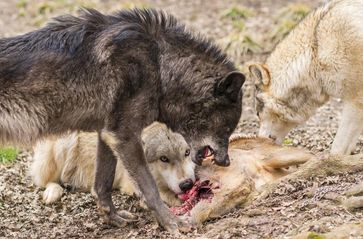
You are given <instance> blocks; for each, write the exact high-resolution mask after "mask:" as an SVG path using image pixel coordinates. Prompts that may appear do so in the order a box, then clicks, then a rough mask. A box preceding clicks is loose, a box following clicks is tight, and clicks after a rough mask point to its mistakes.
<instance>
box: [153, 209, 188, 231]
mask: <svg viewBox="0 0 363 239" xmlns="http://www.w3.org/2000/svg"><path fill="white" fill-rule="evenodd" d="M157 219H158V222H159V224H160V226H162V227H163V228H164V229H165V230H167V231H168V232H170V233H171V234H174V235H179V232H190V231H191V230H192V229H193V227H192V226H191V224H190V223H189V222H188V221H186V220H182V219H181V218H178V217H176V216H174V215H173V214H171V212H170V211H169V210H166V211H165V212H163V213H162V214H161V215H160V217H159V218H157Z"/></svg>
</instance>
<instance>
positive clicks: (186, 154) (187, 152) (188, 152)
mask: <svg viewBox="0 0 363 239" xmlns="http://www.w3.org/2000/svg"><path fill="white" fill-rule="evenodd" d="M189 155H190V149H187V150H185V157H188V156H189Z"/></svg>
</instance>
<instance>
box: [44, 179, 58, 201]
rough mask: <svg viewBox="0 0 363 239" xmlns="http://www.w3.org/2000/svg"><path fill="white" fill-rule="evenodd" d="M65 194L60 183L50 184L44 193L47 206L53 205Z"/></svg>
mask: <svg viewBox="0 0 363 239" xmlns="http://www.w3.org/2000/svg"><path fill="white" fill-rule="evenodd" d="M62 194H63V188H62V186H61V185H59V184H58V183H48V184H47V186H46V188H45V190H44V192H43V201H44V203H45V204H51V203H53V202H55V201H58V200H59V199H60V198H61V196H62Z"/></svg>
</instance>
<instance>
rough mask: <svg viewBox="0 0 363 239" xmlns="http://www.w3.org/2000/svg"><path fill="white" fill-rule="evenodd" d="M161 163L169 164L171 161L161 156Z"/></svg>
mask: <svg viewBox="0 0 363 239" xmlns="http://www.w3.org/2000/svg"><path fill="white" fill-rule="evenodd" d="M160 161H161V162H163V163H169V159H168V158H167V157H165V156H161V157H160Z"/></svg>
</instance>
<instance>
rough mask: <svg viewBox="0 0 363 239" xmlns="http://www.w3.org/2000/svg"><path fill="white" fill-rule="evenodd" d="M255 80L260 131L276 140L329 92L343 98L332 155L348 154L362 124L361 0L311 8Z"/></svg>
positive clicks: (257, 67) (254, 68) (255, 69)
mask: <svg viewBox="0 0 363 239" xmlns="http://www.w3.org/2000/svg"><path fill="white" fill-rule="evenodd" d="M249 70H250V73H251V74H252V75H253V76H254V78H255V80H256V88H257V91H258V93H257V97H256V99H257V112H258V115H259V117H260V120H261V127H260V131H259V135H260V136H265V137H270V138H275V139H276V141H277V143H281V142H282V140H283V138H284V137H285V136H286V134H287V133H288V132H289V131H290V130H291V129H292V128H293V127H295V126H296V125H298V124H301V123H304V122H305V121H306V120H307V119H308V118H309V117H310V116H312V115H313V114H314V113H315V110H316V109H317V108H318V107H320V106H321V105H323V104H324V103H325V102H326V101H327V100H328V99H329V98H330V97H336V98H341V99H342V100H343V102H344V108H343V112H342V119H341V122H340V125H339V129H338V132H337V134H336V137H335V139H334V143H333V146H332V149H331V153H332V154H350V153H351V151H352V150H353V149H354V147H355V145H356V142H357V140H358V137H359V135H360V133H361V130H362V127H363V1H361V0H335V1H330V2H328V3H327V4H325V5H323V6H322V7H320V8H318V9H316V10H315V11H314V12H312V13H311V14H309V15H308V16H307V17H306V18H305V19H304V20H302V21H301V22H300V23H299V24H298V26H297V27H296V28H295V29H293V30H292V31H291V33H290V34H289V35H288V36H287V37H286V38H285V39H284V40H283V41H282V42H281V43H280V44H279V45H278V46H277V47H276V49H275V50H274V51H273V52H272V54H271V55H270V56H269V58H268V59H267V61H266V64H254V65H251V66H249Z"/></svg>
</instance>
